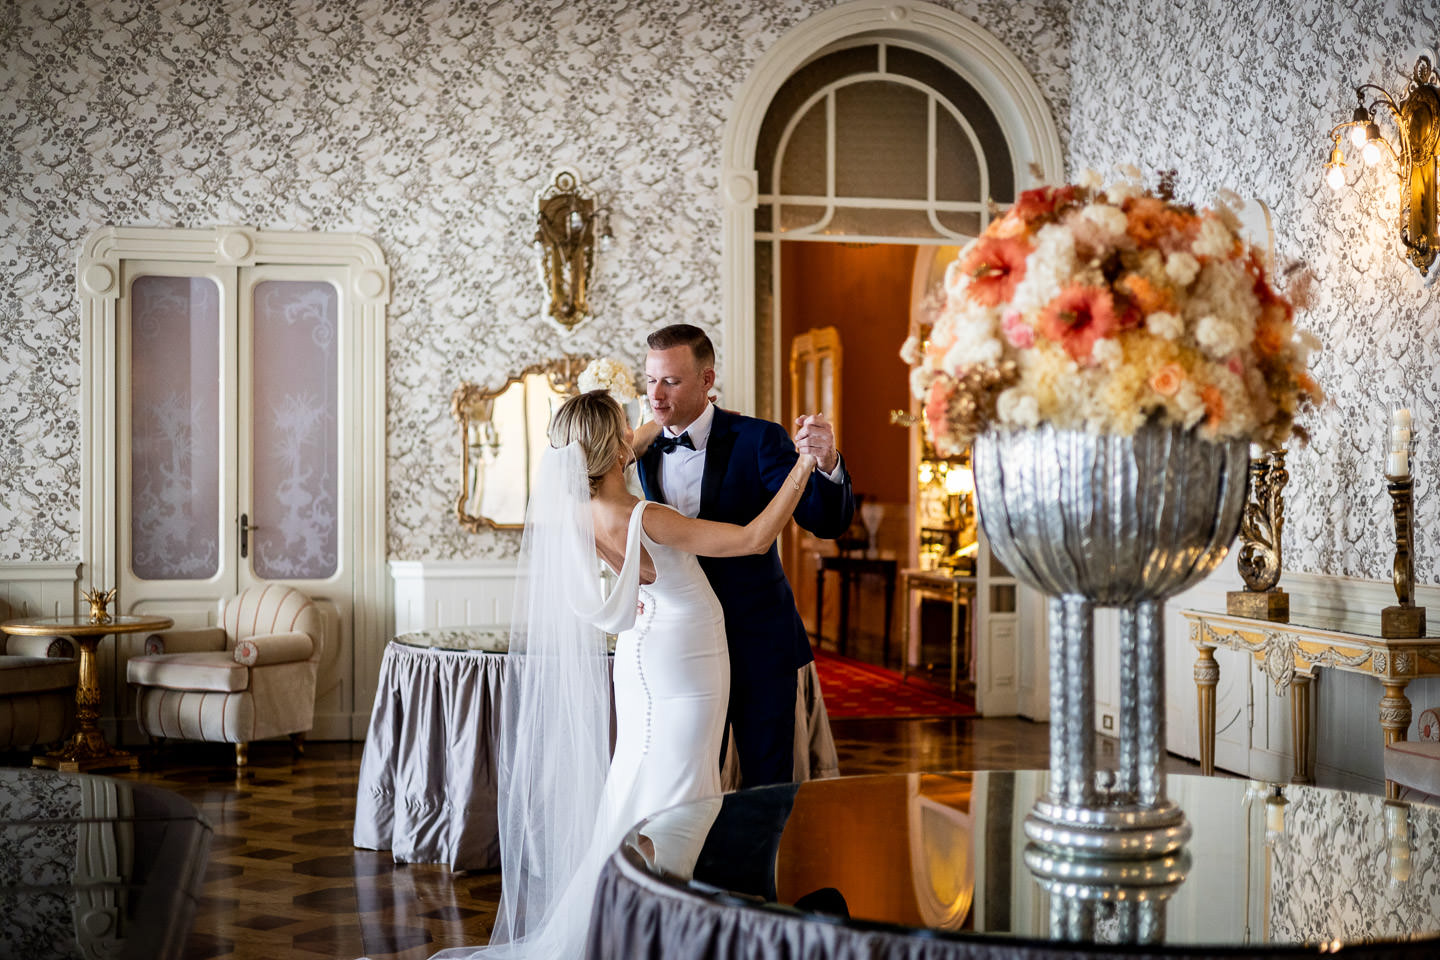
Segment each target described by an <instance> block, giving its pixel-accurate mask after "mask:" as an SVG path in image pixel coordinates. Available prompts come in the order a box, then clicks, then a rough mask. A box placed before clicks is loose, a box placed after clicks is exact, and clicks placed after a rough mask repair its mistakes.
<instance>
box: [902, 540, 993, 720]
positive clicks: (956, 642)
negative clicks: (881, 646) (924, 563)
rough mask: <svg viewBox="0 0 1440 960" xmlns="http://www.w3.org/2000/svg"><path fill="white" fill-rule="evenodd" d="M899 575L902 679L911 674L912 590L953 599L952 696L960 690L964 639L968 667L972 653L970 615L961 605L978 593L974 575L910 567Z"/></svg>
mask: <svg viewBox="0 0 1440 960" xmlns="http://www.w3.org/2000/svg"><path fill="white" fill-rule="evenodd" d="M900 578H901V580H902V581H903V583H904V587H903V589H904V592H905V608H904V610H903V611H902V617H901V634H900V636H901V640H900V680H901V682H904V680H905V678H906V677H907V676H909V674H910V600H911V595H912V594H917V593H918V594H920V595H921V596H925V595H927V594H928V595H930V596H938V597H941V598H943V599H946V600H948V601H950V698H951V699H952V700H953V699H955V698H956V697H958V696H959V693H960V673H959V670H960V647H961V641H962V640H963V641H964V642H965V647H966V657H965V662H966V665H967V667H968V665H969V662H970V656H969V634H970V631H969V629H968V626H969V623H970V618H969V616H964V617H962V616H961V614H960V608H961V607H963V606H965V601H966V599H967V598H968V597H970V596H973V595H974V593H975V578H974V577H973V576H969V577H952V576H951V575H950V574H948V573H946V572H945V571H943V570H921V569H915V568H912V569H908V570H902V571H901V572H900Z"/></svg>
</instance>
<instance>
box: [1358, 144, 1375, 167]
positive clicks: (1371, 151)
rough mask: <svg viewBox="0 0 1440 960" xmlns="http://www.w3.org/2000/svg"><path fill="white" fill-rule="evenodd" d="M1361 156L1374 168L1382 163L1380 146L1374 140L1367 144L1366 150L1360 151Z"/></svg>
mask: <svg viewBox="0 0 1440 960" xmlns="http://www.w3.org/2000/svg"><path fill="white" fill-rule="evenodd" d="M1360 156H1362V157H1364V158H1365V162H1366V163H1367V164H1369V165H1370V166H1372V167H1373V166H1374V165H1375V164H1377V163H1379V162H1380V146H1379V144H1377V143H1376V142H1375V141H1374V140H1371V141H1369V142H1368V143H1366V144H1365V149H1364V150H1361V151H1360Z"/></svg>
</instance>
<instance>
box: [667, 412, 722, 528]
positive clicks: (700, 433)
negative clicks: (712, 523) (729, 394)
mask: <svg viewBox="0 0 1440 960" xmlns="http://www.w3.org/2000/svg"><path fill="white" fill-rule="evenodd" d="M714 423H715V405H714V404H713V403H707V404H705V409H704V410H702V411H701V412H700V416H698V417H696V418H695V422H694V423H692V424H690V425H689V426H687V427H684V428H682V429H680V430H672V429H671V428H670V427H666V428H665V435H666V436H667V437H678V436H680V434H682V433H688V434H690V442H691V443H693V444H695V449H694V450H688V449H686V448H685V447H676V448H675V449H674V450H671V451H670V452H669V453H664V454H661V455H660V492H661V493H663V494H665V502H666V503H668V504H670V506H672V507H674V508H675V509H676V510H678V511H680V512H681V513H683V514H684V515H685V516H687V517H690V518H691V519H694V518H695V517H698V516H699V515H700V481H701V479H702V478H703V477H704V476H705V447H706V446H707V444H708V443H709V440H710V427H711V426H712V425H713V424H714Z"/></svg>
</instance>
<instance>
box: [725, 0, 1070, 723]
mask: <svg viewBox="0 0 1440 960" xmlns="http://www.w3.org/2000/svg"><path fill="white" fill-rule="evenodd" d="M1061 173H1062V170H1061V152H1060V145H1059V137H1058V134H1057V132H1056V129H1055V126H1054V123H1053V121H1052V120H1051V118H1050V115H1049V112H1048V108H1047V107H1046V105H1045V103H1044V100H1043V97H1042V96H1041V94H1040V92H1039V89H1038V87H1037V86H1036V84H1035V83H1034V81H1033V79H1032V78H1030V76H1029V75H1028V73H1027V72H1026V71H1025V69H1024V68H1023V66H1021V65H1020V63H1019V61H1018V60H1016V59H1015V57H1014V56H1013V54H1011V53H1010V52H1009V51H1008V50H1007V49H1006V48H1005V47H1004V46H1003V44H1001V43H1000V42H999V41H998V40H997V39H995V38H994V37H993V36H992V35H990V34H989V33H988V32H987V31H985V30H983V29H982V28H980V27H979V26H977V25H976V24H974V23H973V22H971V21H969V20H966V19H965V18H963V17H960V16H958V15H956V14H954V13H951V12H950V11H947V10H943V9H941V8H939V7H935V6H933V5H930V4H927V3H916V2H911V3H878V2H871V0H860V2H855V3H850V4H845V5H843V6H840V7H837V8H835V9H833V10H831V11H828V12H826V13H823V14H820V15H817V16H816V17H813V18H811V19H810V20H807V21H806V22H805V23H802V24H800V25H799V26H797V27H796V28H795V29H794V30H792V31H791V32H790V33H788V34H786V35H785V36H784V37H783V38H781V40H780V41H779V42H778V43H777V44H776V45H775V47H774V48H773V49H772V50H771V51H769V53H767V54H766V55H765V56H764V57H763V58H762V59H761V60H760V61H759V62H758V63H757V65H756V68H755V71H754V73H753V74H752V75H751V77H750V79H749V80H748V81H747V82H746V84H745V85H744V87H742V89H741V92H740V95H739V97H738V98H737V104H736V109H735V111H734V113H733V114H732V116H731V119H730V121H729V123H728V125H727V128H726V135H725V142H724V169H723V173H722V177H723V179H722V189H723V192H724V203H725V215H724V224H723V230H724V237H723V240H724V260H723V266H722V282H723V285H724V294H725V303H724V311H725V313H724V318H725V319H724V331H723V344H722V349H723V350H724V353H725V365H724V368H725V396H726V401H727V403H728V404H730V405H732V406H735V407H738V408H740V409H741V410H744V411H746V412H753V413H756V414H757V415H759V416H763V417H768V418H772V419H777V420H781V421H784V420H786V419H788V411H789V407H790V404H789V402H788V400H789V397H788V394H789V378H788V376H787V375H786V374H788V370H789V360H790V356H789V345H790V343H791V341H792V339H793V338H794V336H795V335H796V334H797V333H799V332H801V331H802V330H805V329H808V328H810V327H814V326H818V325H819V324H817V323H816V322H815V316H816V315H825V316H831V317H834V318H836V319H837V320H839V321H840V324H839V325H840V326H841V327H848V328H849V329H848V330H847V329H841V330H840V331H839V333H840V336H841V340H842V342H843V341H845V340H847V339H848V341H849V342H850V343H851V344H852V347H853V348H854V349H852V350H851V351H850V354H849V355H848V356H847V357H846V360H845V364H844V369H845V370H846V371H847V378H850V379H854V378H856V377H866V376H868V374H867V367H866V365H865V364H860V365H857V363H856V358H857V357H862V358H865V359H866V360H867V361H870V362H877V363H878V362H880V361H881V360H882V359H883V360H888V361H889V362H890V365H891V366H892V367H893V368H894V370H893V371H888V372H887V374H886V375H885V376H883V377H874V378H871V379H870V382H869V383H868V384H867V389H866V390H864V391H863V393H861V394H859V395H857V391H855V390H849V391H846V394H847V395H848V396H849V398H850V399H849V401H848V402H847V403H846V404H845V410H846V413H845V417H844V423H842V425H841V431H840V432H841V445H842V449H843V450H845V451H846V452H847V457H851V458H852V464H859V463H864V464H866V465H867V467H866V468H864V470H865V472H867V473H868V474H869V475H868V476H864V477H862V476H861V475H860V473H857V469H856V467H855V466H852V470H851V473H852V477H853V478H854V479H855V480H856V483H857V491H861V492H865V491H864V490H863V487H865V486H868V487H870V488H872V489H871V490H870V492H871V494H872V499H879V500H881V501H884V500H889V501H891V504H892V505H898V506H900V507H901V508H902V509H901V511H900V512H901V513H904V512H905V511H908V513H909V518H908V519H907V520H906V521H905V523H906V524H907V525H908V526H910V527H911V528H912V530H917V529H918V523H917V521H916V520H915V517H916V516H917V508H918V507H919V504H918V503H917V496H916V495H915V492H914V491H913V489H912V488H913V486H914V484H913V478H914V477H915V475H916V460H917V457H916V455H915V451H914V450H913V448H914V447H915V446H916V445H917V444H918V431H916V430H911V431H909V432H908V433H909V435H908V436H907V435H906V432H905V431H899V430H895V429H894V428H892V427H887V425H886V424H885V423H884V419H883V418H885V417H886V416H888V413H889V410H890V409H893V408H896V407H898V408H900V409H908V408H909V406H910V403H909V400H908V396H907V394H906V391H905V379H904V368H903V365H902V364H900V362H899V361H898V358H897V352H898V348H899V344H900V342H901V341H902V340H903V339H904V337H905V336H906V334H907V332H909V328H910V326H911V323H912V316H913V315H916V314H918V313H920V312H921V311H919V310H917V303H918V302H919V301H921V300H923V298H924V296H925V292H926V291H925V284H924V283H923V282H919V281H917V279H916V278H919V277H922V276H923V277H931V276H932V275H933V274H934V273H935V265H936V258H937V255H940V256H949V257H953V255H954V249H955V247H956V246H958V245H961V244H963V243H965V242H967V241H968V240H969V239H970V238H972V237H974V236H976V235H977V234H978V233H979V232H980V231H981V230H983V229H984V227H985V226H986V224H987V223H988V222H989V217H990V212H991V210H992V209H993V207H994V206H998V207H1001V208H1003V207H1004V206H1007V205H1008V204H1009V203H1010V202H1011V201H1013V199H1014V197H1015V196H1016V195H1017V194H1018V192H1019V191H1020V190H1023V189H1026V188H1028V187H1029V186H1031V185H1034V184H1035V183H1037V182H1046V181H1053V180H1058V179H1059V178H1060V176H1061ZM942 251H945V252H944V253H942ZM857 277H864V278H867V282H865V283H863V284H861V285H859V286H855V285H854V281H855V280H856V278H857ZM837 278H838V279H839V280H840V281H843V282H837ZM881 315H883V316H884V317H888V318H891V319H888V320H876V319H875V317H878V316H881ZM870 369H871V371H872V372H873V369H874V368H870ZM872 388H873V389H872ZM857 443H859V444H860V446H861V447H863V451H862V450H859V449H858V448H857V447H856V444H857ZM856 452H859V453H861V456H860V457H858V458H857V457H854V456H853V454H854V453H856ZM877 464H883V465H885V466H886V470H885V471H880V470H878V469H877V467H876V465H877ZM882 473H883V475H882ZM900 490H904V491H905V493H904V494H898V493H897V491H900ZM897 499H898V503H897ZM813 546H814V545H813V544H807V543H805V542H804V541H802V540H799V539H797V538H792V542H791V544H790V554H789V558H788V562H787V567H788V568H789V569H790V574H791V582H792V586H794V587H795V588H796V593H797V598H798V599H799V602H800V603H801V607H802V611H805V610H806V606H807V601H808V600H809V598H810V597H811V596H813V592H812V589H811V588H809V582H808V581H809V579H810V578H809V576H806V575H804V574H801V573H800V571H801V569H802V568H803V566H804V565H803V564H802V562H801V558H802V556H808V554H807V553H806V552H805V551H806V549H807V548H809V547H813ZM900 552H901V553H902V558H901V562H902V565H904V566H910V565H913V564H914V563H915V562H916V559H917V557H916V538H915V537H914V536H912V537H911V540H910V542H909V543H907V544H906V546H905V548H904V549H903V551H900ZM987 557H988V551H983V552H982V554H981V562H980V564H979V566H980V568H981V569H980V570H978V571H977V573H978V574H979V576H978V579H979V581H980V583H979V585H978V589H977V590H976V594H975V598H974V609H975V611H976V616H975V623H976V624H977V628H978V629H977V634H976V643H975V653H976V656H975V661H976V662H975V666H974V674H975V680H976V690H975V693H976V699H977V705H979V706H980V708H981V710H982V711H983V712H987V713H995V714H1005V713H1015V712H1017V711H1019V712H1025V713H1027V714H1029V715H1032V716H1039V715H1043V714H1044V703H1045V697H1044V689H1043V687H1044V683H1043V681H1041V682H1038V683H1037V682H1033V681H1032V683H1030V684H1029V685H1028V686H1029V687H1033V688H1037V689H1036V690H1035V695H1034V696H1033V697H1030V698H1023V699H1028V700H1029V701H1031V702H1022V687H1024V686H1027V685H1025V684H1022V683H1021V682H1020V677H1019V671H1018V666H1019V663H1020V661H1021V660H1028V661H1029V662H1030V663H1032V664H1039V665H1042V666H1043V662H1044V658H1043V655H1037V656H1026V655H1025V654H1023V653H1021V652H1020V651H1019V650H1018V649H1017V640H1019V644H1018V645H1023V646H1025V647H1028V648H1031V649H1032V650H1033V651H1034V652H1035V653H1037V654H1039V653H1042V652H1043V634H1044V631H1043V625H1042V624H1041V618H1040V617H1039V616H1038V609H1035V610H1028V611H1027V610H1026V609H1025V608H1026V607H1027V606H1028V605H1027V604H1025V603H1020V604H1016V603H1015V602H1014V586H1013V580H1012V579H1008V574H1007V573H1005V572H1004V571H1002V570H993V571H992V570H991V568H990V565H989V564H988V563H986V562H984V560H985V558H987ZM992 573H994V574H996V575H997V577H998V579H997V583H996V584H995V587H996V588H1008V590H1009V591H1010V593H1009V594H1008V595H1005V594H999V596H1001V597H1002V603H1001V606H999V607H997V608H996V613H997V615H996V616H993V617H992V616H989V613H990V609H989V608H990V606H991V601H992V586H991V584H990V583H989V582H988V581H989V580H990V579H992V578H991V576H990V575H991V574H992ZM797 574H799V575H797ZM1002 581H1003V582H1002ZM1007 596H1008V600H1009V603H1008V606H1007V605H1006V603H1005V598H1006V597H1007ZM906 615H907V616H908V613H907V614H906ZM1027 621H1030V622H1027ZM992 633H994V634H995V635H994V636H993V637H991V634H992ZM987 638H988V639H987ZM1027 641H1028V642H1027ZM990 651H993V652H990ZM915 653H916V651H915V650H907V651H903V652H902V653H901V656H904V657H906V658H908V659H912V660H913V659H914V654H915ZM1017 654H1018V656H1017Z"/></svg>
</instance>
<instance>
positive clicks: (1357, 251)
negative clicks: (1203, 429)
mask: <svg viewBox="0 0 1440 960" xmlns="http://www.w3.org/2000/svg"><path fill="white" fill-rule="evenodd" d="M1070 33H1071V51H1070V52H1071V100H1070V124H1069V129H1070V130H1071V137H1070V153H1069V163H1070V170H1071V172H1072V174H1074V173H1076V172H1078V171H1080V170H1083V169H1086V168H1092V169H1095V170H1098V171H1101V172H1102V173H1108V172H1109V171H1111V170H1112V169H1113V167H1114V166H1115V165H1116V164H1134V165H1135V166H1138V167H1140V168H1141V169H1145V170H1163V169H1174V170H1175V171H1176V172H1177V177H1178V188H1177V194H1178V195H1179V196H1180V198H1181V199H1185V200H1189V201H1192V202H1195V203H1202V204H1203V203H1207V202H1209V200H1210V199H1211V198H1212V197H1214V196H1215V194H1216V192H1217V191H1218V190H1220V189H1221V188H1229V189H1231V190H1234V191H1235V192H1236V193H1238V194H1240V195H1242V196H1244V197H1253V198H1259V199H1260V200H1263V201H1264V202H1265V203H1266V204H1268V205H1269V206H1270V208H1271V211H1272V216H1273V225H1274V230H1275V249H1276V256H1277V259H1278V260H1279V261H1280V263H1281V264H1282V266H1283V265H1284V264H1286V263H1289V262H1294V261H1300V262H1303V263H1304V264H1305V265H1307V266H1308V267H1309V269H1310V271H1311V272H1312V273H1313V276H1314V280H1315V282H1314V298H1313V299H1314V302H1313V305H1312V306H1311V308H1310V309H1309V310H1308V311H1306V312H1305V313H1303V314H1302V315H1301V317H1300V323H1301V325H1302V326H1305V327H1308V328H1309V329H1310V330H1312V331H1314V332H1315V333H1316V334H1317V335H1318V336H1319V337H1320V339H1321V340H1322V341H1323V342H1324V344H1325V345H1326V349H1325V350H1324V351H1322V352H1321V353H1320V354H1318V355H1317V356H1316V358H1315V360H1314V366H1315V371H1316V376H1317V378H1318V379H1319V381H1320V383H1321V385H1322V387H1324V389H1325V391H1326V392H1327V394H1328V395H1329V399H1328V401H1327V402H1326V404H1325V405H1324V407H1323V408H1322V409H1321V410H1320V411H1319V412H1318V414H1317V415H1316V416H1314V417H1312V418H1310V420H1309V422H1308V427H1309V429H1310V432H1311V434H1312V436H1313V439H1312V441H1311V443H1310V445H1309V446H1308V447H1301V446H1299V445H1298V444H1296V443H1294V442H1292V444H1291V446H1290V454H1289V457H1288V466H1289V471H1290V483H1289V486H1288V487H1287V488H1286V492H1285V498H1286V505H1285V515H1286V526H1285V542H1284V550H1285V566H1286V569H1289V570H1298V571H1304V572H1307V573H1318V574H1329V575H1336V576H1352V577H1365V578H1372V579H1382V580H1388V579H1389V577H1390V564H1391V560H1392V558H1393V553H1394V548H1393V539H1392V537H1393V529H1394V528H1393V525H1392V520H1391V501H1390V497H1389V495H1388V494H1387V493H1386V489H1385V479H1384V476H1383V467H1384V460H1383V458H1384V453H1385V428H1386V425H1387V423H1388V419H1389V415H1390V412H1391V410H1392V409H1393V408H1394V407H1409V408H1410V410H1411V411H1412V413H1413V414H1414V417H1415V423H1416V428H1415V430H1416V436H1417V439H1418V443H1417V446H1416V454H1415V458H1414V468H1413V469H1414V476H1415V496H1416V513H1417V529H1418V551H1417V562H1416V570H1415V573H1416V577H1417V579H1418V580H1419V581H1420V582H1423V583H1437V582H1440V498H1437V495H1436V480H1437V476H1440V472H1437V466H1440V442H1437V436H1440V376H1437V373H1436V370H1437V367H1440V336H1437V334H1440V288H1437V286H1435V285H1433V284H1432V285H1430V286H1427V285H1426V284H1425V282H1424V279H1423V278H1422V277H1421V276H1420V275H1419V273H1418V272H1417V271H1416V270H1415V269H1414V268H1413V267H1411V266H1410V265H1409V263H1408V262H1407V261H1406V260H1405V259H1404V257H1403V255H1402V251H1403V248H1402V246H1401V244H1400V240H1399V236H1398V217H1399V209H1400V181H1399V178H1398V177H1396V176H1395V166H1394V163H1393V161H1390V162H1386V163H1382V164H1381V165H1379V166H1378V167H1375V168H1371V169H1368V170H1366V169H1365V168H1364V164H1363V163H1362V162H1360V159H1359V157H1358V156H1356V155H1355V154H1357V153H1358V151H1354V150H1350V149H1347V153H1349V154H1350V156H1349V157H1348V160H1349V167H1348V168H1347V173H1348V177H1347V179H1348V182H1349V185H1348V186H1347V188H1346V189H1345V190H1343V191H1341V192H1339V193H1336V192H1334V191H1332V190H1331V189H1330V188H1329V187H1328V186H1327V185H1326V183H1325V177H1324V172H1325V171H1324V169H1323V166H1322V165H1323V163H1324V162H1325V160H1326V159H1327V156H1328V151H1329V147H1330V142H1329V140H1328V138H1327V134H1328V132H1329V130H1330V128H1331V127H1332V126H1333V125H1334V124H1335V123H1337V122H1339V121H1341V120H1347V119H1349V117H1350V111H1351V110H1352V109H1353V108H1354V105H1355V94H1354V89H1353V88H1354V87H1355V86H1358V85H1359V84H1362V83H1375V84H1379V85H1380V86H1383V87H1385V88H1386V89H1388V90H1390V91H1392V92H1397V93H1398V92H1401V91H1403V89H1404V87H1405V83H1406V80H1407V79H1408V77H1409V75H1410V71H1411V68H1412V67H1413V65H1414V62H1415V57H1416V56H1417V54H1419V53H1421V52H1423V51H1422V49H1421V48H1420V47H1418V46H1417V44H1420V43H1434V42H1435V38H1436V37H1440V7H1437V6H1436V5H1435V4H1424V3H1396V2H1393V0H1389V2H1387V0H1356V2H1354V3H1346V4H1337V3H1331V2H1328V0H1284V2H1280V0H1268V2H1260V3H1254V4H1233V3H1223V2H1220V0H1184V2H1172V3H1165V4H1144V5H1137V4H1135V3H1133V2H1131V0H1077V2H1076V3H1075V4H1074V6H1073V8H1072V10H1071V15H1070ZM1430 53H1431V55H1432V59H1433V55H1434V53H1435V51H1434V50H1431V51H1430ZM1386 129H1387V130H1388V131H1390V135H1392V136H1393V128H1386ZM1346 147H1347V148H1348V147H1349V143H1348V141H1346ZM1362 171H1363V172H1362Z"/></svg>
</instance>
